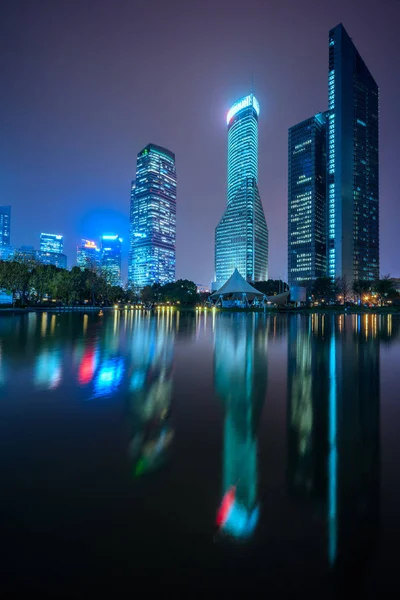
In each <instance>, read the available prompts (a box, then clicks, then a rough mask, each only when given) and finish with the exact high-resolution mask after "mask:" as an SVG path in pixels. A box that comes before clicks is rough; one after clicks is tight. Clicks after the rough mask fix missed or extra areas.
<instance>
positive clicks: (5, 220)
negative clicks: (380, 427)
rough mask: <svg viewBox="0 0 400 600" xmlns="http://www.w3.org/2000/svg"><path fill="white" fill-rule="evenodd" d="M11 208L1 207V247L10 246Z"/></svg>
mask: <svg viewBox="0 0 400 600" xmlns="http://www.w3.org/2000/svg"><path fill="white" fill-rule="evenodd" d="M10 226H11V206H0V246H9V245H10Z"/></svg>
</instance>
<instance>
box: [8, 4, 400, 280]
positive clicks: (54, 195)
mask: <svg viewBox="0 0 400 600" xmlns="http://www.w3.org/2000/svg"><path fill="white" fill-rule="evenodd" d="M339 22H342V23H343V24H344V26H345V27H346V29H347V31H348V33H349V35H350V36H351V37H352V38H353V40H354V42H355V44H356V46H357V48H358V50H359V52H360V54H361V56H362V57H363V58H364V60H365V62H366V64H367V65H368V67H369V69H370V70H371V72H372V74H373V76H374V77H375V79H376V81H377V82H378V85H379V86H380V94H381V95H380V175H381V180H380V206H381V212H380V214H381V226H380V231H381V238H380V239H381V243H380V247H381V273H383V274H384V273H388V272H390V273H391V274H392V275H393V276H397V277H400V259H399V253H398V250H396V248H398V236H399V233H398V232H399V223H400V184H399V180H398V172H399V165H398V160H399V140H400V125H399V123H400V119H399V107H400V76H399V66H398V62H399V52H400V42H399V23H400V2H399V0H364V1H361V0H359V1H356V0H351V2H350V1H349V0H335V1H332V0H331V1H327V0H319V1H316V0H315V1H314V0H296V1H294V0H280V1H279V2H278V1H272V0H252V2H245V1H243V0H242V1H238V0H230V1H229V2H228V1H225V0H203V1H201V2H198V1H197V0H170V1H163V0H153V2H146V1H145V0H141V1H136V0H36V1H33V0H3V1H2V2H1V6H0V76H1V79H0V85H1V91H0V205H1V204H11V206H12V229H11V236H12V240H11V242H12V244H14V245H20V244H32V245H35V246H38V243H39V234H40V232H41V231H44V232H54V233H62V234H64V236H65V251H66V253H67V254H68V258H69V265H70V266H71V265H72V264H74V263H75V255H76V250H75V248H76V245H77V244H78V243H79V241H80V238H81V237H89V238H98V237H99V236H100V234H101V233H102V232H111V231H114V230H115V231H116V232H118V233H120V235H121V236H122V237H123V238H124V242H125V249H124V250H125V269H124V272H125V274H126V261H127V259H126V256H127V241H128V226H129V223H128V215H129V201H130V182H131V179H132V178H134V175H135V167H136V154H137V152H138V151H139V150H141V149H142V148H143V147H144V146H145V145H146V144H148V143H149V142H153V143H155V144H159V145H162V146H165V147H167V148H169V149H170V150H172V151H173V152H175V155H176V166H177V173H178V199H177V277H182V278H188V279H192V280H194V281H196V282H197V283H203V284H208V283H209V282H210V281H211V279H212V278H213V274H214V228H215V226H216V225H217V223H218V221H219V219H220V217H221V215H222V213H223V210H224V207H225V202H226V152H227V132H226V123H225V116H226V112H227V110H228V108H229V107H230V105H231V104H232V103H233V102H234V101H236V100H237V99H238V98H240V97H241V96H244V95H246V94H247V93H248V92H249V91H250V88H251V82H252V78H253V79H254V91H255V93H256V95H257V97H258V100H259V102H260V105H261V114H260V120H259V144H260V147H259V187H260V193H261V198H262V201H263V205H264V210H265V214H266V218H267V223H268V227H269V234H270V237H269V267H270V268H269V274H270V277H273V278H277V277H279V276H284V277H286V274H287V130H288V128H289V127H290V126H291V125H294V124H295V123H297V122H299V121H301V120H303V119H305V118H307V117H309V116H310V115H312V114H314V113H316V112H318V111H322V110H325V109H326V108H327V74H328V31H329V29H330V28H332V27H334V26H335V25H337V24H338V23H339Z"/></svg>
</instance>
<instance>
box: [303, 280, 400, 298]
mask: <svg viewBox="0 0 400 600" xmlns="http://www.w3.org/2000/svg"><path fill="white" fill-rule="evenodd" d="M299 285H301V286H303V287H305V288H306V289H307V296H308V298H310V297H311V298H313V299H314V300H316V301H322V300H323V301H324V302H328V303H329V302H339V303H340V304H345V303H346V302H351V301H358V300H359V301H360V302H362V303H364V302H365V303H368V302H369V301H371V300H372V298H373V299H374V303H375V302H379V303H380V304H382V303H384V302H386V301H387V300H392V301H393V300H396V299H399V298H400V296H399V294H398V293H397V291H396V289H395V287H394V284H393V281H392V279H391V278H390V275H385V276H383V277H382V278H381V279H378V280H376V281H367V280H363V279H358V280H355V281H353V283H352V284H350V283H349V282H348V280H347V279H346V277H337V278H335V279H331V278H329V277H319V278H317V279H315V280H314V281H303V282H302V283H300V284H299Z"/></svg>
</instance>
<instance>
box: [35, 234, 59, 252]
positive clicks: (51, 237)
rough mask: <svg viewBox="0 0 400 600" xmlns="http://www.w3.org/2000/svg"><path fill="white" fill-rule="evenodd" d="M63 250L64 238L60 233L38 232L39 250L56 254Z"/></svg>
mask: <svg viewBox="0 0 400 600" xmlns="http://www.w3.org/2000/svg"><path fill="white" fill-rule="evenodd" d="M63 250H64V238H63V236H62V235H57V234H55V233H41V234H40V251H41V252H55V253H56V254H62V253H63Z"/></svg>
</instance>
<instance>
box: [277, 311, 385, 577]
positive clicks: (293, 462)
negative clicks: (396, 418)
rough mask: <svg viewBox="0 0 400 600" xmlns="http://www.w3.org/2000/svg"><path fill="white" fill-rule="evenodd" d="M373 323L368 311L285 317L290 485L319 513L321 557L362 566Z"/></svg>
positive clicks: (375, 451)
mask: <svg viewBox="0 0 400 600" xmlns="http://www.w3.org/2000/svg"><path fill="white" fill-rule="evenodd" d="M377 331H378V325H377V323H376V321H375V320H374V318H373V317H372V318H371V317H370V318H368V317H367V318H365V317H364V318H361V316H360V315H354V316H353V317H350V316H349V317H344V316H336V317H335V316H324V315H313V316H311V317H308V316H300V315H299V316H295V317H293V318H292V319H291V320H290V326H289V339H288V486H289V491H290V493H291V495H292V497H293V498H294V499H296V500H297V501H298V500H300V499H303V500H307V501H309V502H310V503H311V504H312V505H313V506H314V508H315V510H316V511H317V512H316V514H321V512H322V514H323V515H324V517H323V519H324V522H325V524H326V538H327V542H326V559H327V562H328V563H329V565H330V566H331V567H332V568H334V569H335V570H336V571H339V572H341V571H342V570H343V569H346V568H347V567H349V566H351V569H352V570H353V571H354V570H355V569H357V568H359V569H364V568H365V565H366V564H367V563H368V560H369V558H370V557H371V556H372V555H373V554H374V552H375V551H376V546H377V534H378V524H379V484H380V462H379V425H380V420H379V402H380V376H379V373H380V364H379V344H380V340H379V336H378V335H377Z"/></svg>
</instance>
